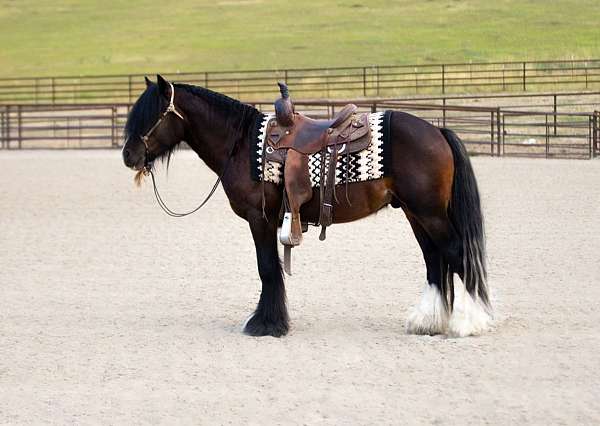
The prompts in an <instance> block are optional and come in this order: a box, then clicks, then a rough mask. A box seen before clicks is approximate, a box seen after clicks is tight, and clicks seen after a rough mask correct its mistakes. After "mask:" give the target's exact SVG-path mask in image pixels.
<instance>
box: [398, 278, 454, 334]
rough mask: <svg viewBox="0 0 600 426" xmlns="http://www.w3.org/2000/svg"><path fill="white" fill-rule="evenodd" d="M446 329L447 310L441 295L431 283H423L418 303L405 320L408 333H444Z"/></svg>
mask: <svg viewBox="0 0 600 426" xmlns="http://www.w3.org/2000/svg"><path fill="white" fill-rule="evenodd" d="M447 330H448V312H447V310H446V309H445V308H444V303H443V301H442V296H441V294H440V292H439V290H438V289H437V287H436V286H435V285H433V284H431V285H430V284H429V283H425V287H424V288H423V295H422V297H421V301H420V302H419V304H418V305H417V306H416V307H415V308H414V309H413V310H412V312H411V313H410V315H409V316H408V321H407V322H406V332H407V333H409V334H429V335H430V336H433V335H435V334H445V333H446V331H447Z"/></svg>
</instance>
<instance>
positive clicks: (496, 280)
mask: <svg viewBox="0 0 600 426" xmlns="http://www.w3.org/2000/svg"><path fill="white" fill-rule="evenodd" d="M474 166H475V169H476V172H477V175H478V178H479V182H480V186H481V191H482V195H483V200H484V210H485V214H486V220H487V232H488V251H489V273H490V285H491V287H492V291H493V300H494V305H495V308H496V325H495V328H494V329H493V330H492V331H491V332H490V333H488V334H486V335H484V336H481V337H476V338H465V339H448V338H444V337H439V336H438V337H419V336H409V335H406V334H405V333H404V326H405V320H406V318H407V315H408V311H409V309H410V308H411V307H412V306H413V305H414V304H415V303H416V302H417V300H418V297H419V291H420V289H421V286H422V284H423V282H424V280H425V278H424V276H425V268H424V264H423V261H422V259H421V254H420V252H419V249H418V246H417V243H416V241H415V239H414V237H413V236H412V234H411V231H410V228H409V226H408V223H407V221H406V219H405V218H404V216H403V214H402V212H401V211H398V210H393V209H386V210H384V211H382V212H380V213H379V214H378V215H377V216H375V217H371V218H368V219H366V220H363V221H360V222H357V223H354V224H349V225H336V226H334V227H332V228H331V230H330V231H329V232H328V237H329V238H328V239H327V241H326V242H324V243H321V242H319V241H318V238H317V236H318V231H317V230H316V229H311V231H310V233H309V234H308V235H307V236H306V238H305V242H304V244H303V245H302V246H301V247H300V248H298V249H295V250H294V259H293V262H294V263H293V267H294V272H295V274H294V276H293V277H292V278H289V279H288V280H287V286H288V287H287V288H288V300H289V307H290V314H291V319H292V328H291V331H290V333H289V335H288V336H287V337H285V338H281V339H275V338H272V337H266V338H252V337H248V336H245V335H243V334H241V333H240V327H241V325H242V323H243V321H244V320H245V318H246V317H247V316H248V315H249V314H250V313H251V311H252V310H253V308H254V306H255V303H256V302H257V300H258V296H259V293H260V281H259V279H258V273H257V270H256V261H255V255H254V248H253V244H252V241H251V237H250V232H249V229H248V227H247V226H246V223H245V222H244V221H242V220H241V219H239V218H237V217H236V216H235V215H234V214H233V213H232V212H231V210H230V209H229V206H228V204H227V200H226V198H225V196H224V194H223V192H222V191H221V190H219V192H218V193H217V194H216V196H215V197H214V198H213V200H211V202H210V203H209V205H208V207H206V209H205V210H203V211H201V212H200V213H198V214H196V215H193V216H191V217H189V218H184V219H171V218H169V217H167V216H165V215H164V214H163V213H162V212H161V211H160V210H159V208H158V207H157V206H156V204H155V202H154V200H153V198H152V194H151V190H150V189H151V188H150V186H149V184H148V183H147V184H146V185H145V186H144V187H143V188H142V189H141V190H138V189H135V188H134V186H133V184H132V173H131V172H130V171H128V170H126V169H125V168H124V167H123V166H122V164H121V161H120V153H119V152H118V151H53V152H49V151H30V152H14V151H13V152H6V151H3V152H0V178H1V179H0V202H1V205H2V210H1V212H0V423H6V424H24V423H53V424H90V423H94V424H98V423H102V424H136V423H161V424H280V423H281V424H288V423H293V424H373V423H381V424H391V423H393V424H432V423H433V424H461V425H462V424H524V423H527V424H548V423H551V424H598V423H599V422H600V398H598V395H599V394H600V371H599V368H600V332H599V331H598V330H599V327H598V325H599V324H600V282H599V278H598V277H600V262H599V257H600V251H599V250H600V186H599V184H600V162H598V161H564V160H527V159H493V158H475V159H474ZM213 179H214V176H213V175H212V174H211V173H210V172H209V171H208V170H207V168H206V167H204V165H203V163H202V162H201V161H200V160H197V159H195V158H194V157H193V154H192V153H191V152H181V153H178V154H177V156H176V157H175V159H174V161H173V165H172V169H171V171H170V174H169V178H168V180H167V179H166V175H165V174H164V173H161V175H160V182H159V185H160V186H161V189H162V191H163V192H164V195H165V198H166V200H167V202H168V203H169V205H170V206H171V207H172V208H174V209H178V210H185V209H187V208H191V207H193V205H194V203H196V202H198V201H199V200H200V199H201V198H203V196H204V195H205V193H206V191H208V189H209V188H210V186H211V185H212V182H213Z"/></svg>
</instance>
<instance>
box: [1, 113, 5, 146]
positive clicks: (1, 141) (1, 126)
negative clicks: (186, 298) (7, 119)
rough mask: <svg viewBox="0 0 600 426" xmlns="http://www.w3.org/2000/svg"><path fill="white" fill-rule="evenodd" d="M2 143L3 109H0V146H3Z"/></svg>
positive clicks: (3, 143)
mask: <svg viewBox="0 0 600 426" xmlns="http://www.w3.org/2000/svg"><path fill="white" fill-rule="evenodd" d="M4 145H5V142H4V111H0V147H2V148H5V146H4Z"/></svg>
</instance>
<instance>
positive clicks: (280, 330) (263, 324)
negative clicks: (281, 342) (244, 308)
mask: <svg viewBox="0 0 600 426" xmlns="http://www.w3.org/2000/svg"><path fill="white" fill-rule="evenodd" d="M288 330H289V325H288V323H287V321H285V320H280V321H278V322H273V321H267V320H265V319H263V318H262V316H261V315H257V314H256V313H253V314H252V315H251V316H250V318H248V319H247V320H246V323H245V324H244V328H243V331H244V334H247V335H248V336H256V337H258V336H273V337H281V336H285V335H286V334H287V332H288Z"/></svg>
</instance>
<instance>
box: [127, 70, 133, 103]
mask: <svg viewBox="0 0 600 426" xmlns="http://www.w3.org/2000/svg"><path fill="white" fill-rule="evenodd" d="M132 78H133V77H132V75H131V74H129V76H128V77H127V83H128V86H129V93H128V98H127V99H128V103H131V98H132V97H133V93H132V92H133V90H132V87H131V86H132V84H131V79H132Z"/></svg>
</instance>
